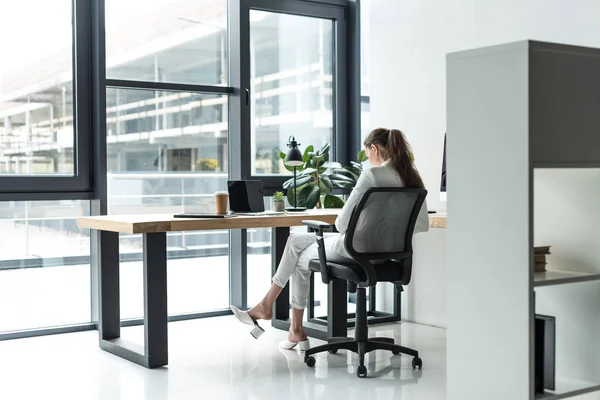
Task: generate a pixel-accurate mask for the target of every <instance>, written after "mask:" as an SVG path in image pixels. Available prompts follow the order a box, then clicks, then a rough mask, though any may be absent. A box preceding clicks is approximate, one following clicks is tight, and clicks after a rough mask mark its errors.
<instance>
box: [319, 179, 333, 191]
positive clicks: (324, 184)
mask: <svg viewBox="0 0 600 400" xmlns="http://www.w3.org/2000/svg"><path fill="white" fill-rule="evenodd" d="M319 187H320V188H321V191H322V192H323V193H324V194H327V193H331V191H332V190H333V183H332V182H331V179H329V176H327V175H321V178H320V180H319Z"/></svg>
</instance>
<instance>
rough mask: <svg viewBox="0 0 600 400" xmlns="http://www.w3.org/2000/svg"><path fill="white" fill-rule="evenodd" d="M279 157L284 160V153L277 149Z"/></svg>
mask: <svg viewBox="0 0 600 400" xmlns="http://www.w3.org/2000/svg"><path fill="white" fill-rule="evenodd" d="M279 158H281V159H282V160H285V153H284V152H283V151H281V150H279Z"/></svg>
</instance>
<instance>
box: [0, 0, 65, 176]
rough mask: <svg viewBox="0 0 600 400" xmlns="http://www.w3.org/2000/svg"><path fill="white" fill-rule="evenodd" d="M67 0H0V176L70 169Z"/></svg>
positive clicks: (49, 172) (59, 172) (63, 173)
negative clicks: (0, 0) (1, 0)
mask: <svg viewBox="0 0 600 400" xmlns="http://www.w3.org/2000/svg"><path fill="white" fill-rule="evenodd" d="M71 3H72V2H71V0H53V1H46V0H19V1H3V2H0V37H1V38H2V40H1V41H0V46H1V48H0V54H2V57H0V175H21V176H23V175H39V174H52V175H73V174H74V172H75V171H74V163H73V143H74V130H73V57H72V44H73V39H72V37H73V30H72V25H71V20H72V18H73V14H72V4H71ZM32 10H35V12H33V11H32Z"/></svg>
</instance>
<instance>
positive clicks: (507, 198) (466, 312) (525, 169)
mask: <svg viewBox="0 0 600 400" xmlns="http://www.w3.org/2000/svg"><path fill="white" fill-rule="evenodd" d="M447 108H448V109H447V119H448V121H447V122H448V134H447V140H448V142H447V146H448V147H447V157H448V158H447V166H448V171H449V175H448V181H449V187H450V194H449V198H448V207H447V210H448V211H447V212H448V215H449V219H451V222H450V223H449V225H448V232H447V268H448V272H447V276H448V289H447V293H448V301H447V310H448V341H447V343H448V397H447V398H448V399H449V400H463V399H486V400H507V399H510V400H532V399H553V400H557V399H566V398H570V397H574V396H581V397H578V399H582V400H583V399H585V400H589V399H600V392H599V391H600V340H598V338H597V336H598V332H600V307H598V305H600V282H598V281H600V50H597V49H590V48H582V47H576V46H565V45H557V44H550V43H541V42H532V41H524V42H518V43H511V44H506V45H501V46H494V47H489V48H483V49H477V50H470V51H465V52H459V53H453V54H450V55H448V57H447ZM535 245H550V246H552V247H551V252H552V254H551V255H550V256H548V270H547V271H546V272H543V273H534V266H533V248H534V246H535ZM536 313H539V314H545V315H552V316H555V317H556V329H557V331H556V360H557V362H556V372H557V374H556V375H557V385H556V391H554V392H546V393H545V394H538V395H536V394H535V393H534V318H535V314H536Z"/></svg>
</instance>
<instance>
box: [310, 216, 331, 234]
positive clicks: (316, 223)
mask: <svg viewBox="0 0 600 400" xmlns="http://www.w3.org/2000/svg"><path fill="white" fill-rule="evenodd" d="M302 224H304V225H306V226H308V227H309V228H313V229H316V230H317V231H319V230H320V231H323V229H325V228H330V227H332V226H333V224H328V223H327V222H323V221H315V220H312V219H307V220H303V221H302Z"/></svg>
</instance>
